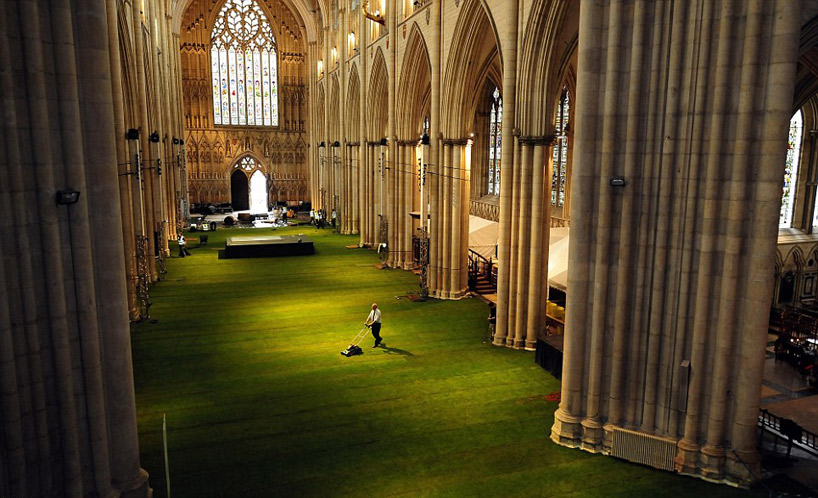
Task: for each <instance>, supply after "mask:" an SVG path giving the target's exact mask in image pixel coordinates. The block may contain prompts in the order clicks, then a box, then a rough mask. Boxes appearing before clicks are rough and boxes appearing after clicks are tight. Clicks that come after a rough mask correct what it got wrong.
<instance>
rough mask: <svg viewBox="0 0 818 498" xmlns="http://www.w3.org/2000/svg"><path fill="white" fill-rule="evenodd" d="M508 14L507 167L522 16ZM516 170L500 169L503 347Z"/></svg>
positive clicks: (515, 11) (499, 334) (499, 331)
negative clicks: (519, 24) (518, 35)
mask: <svg viewBox="0 0 818 498" xmlns="http://www.w3.org/2000/svg"><path fill="white" fill-rule="evenodd" d="M514 3H515V4H517V5H514V6H513V7H512V8H509V9H508V10H507V15H506V16H505V18H506V23H505V28H506V29H504V30H502V32H503V33H505V36H504V37H503V40H502V41H501V45H502V47H503V88H502V93H503V130H502V135H501V139H502V145H501V153H502V158H503V162H504V164H506V165H510V164H511V165H513V164H514V155H515V154H514V135H513V133H514V128H515V126H516V118H515V116H516V102H517V98H516V87H517V38H518V37H517V31H518V26H517V24H518V16H519V1H517V2H514ZM513 177H514V168H513V167H512V168H508V167H507V166H506V167H503V168H500V236H499V240H498V241H497V244H498V248H497V257H498V260H499V268H498V271H497V325H496V331H495V334H494V344H495V345H498V346H500V345H503V344H505V343H506V337H507V335H508V332H509V327H510V326H511V324H512V323H513V320H512V319H511V317H510V315H509V305H508V303H509V296H510V295H511V292H512V291H511V288H510V282H509V280H510V278H511V266H510V260H511V254H512V250H513V247H512V235H511V229H512V223H513V220H514V214H515V213H514V212H513V206H512V200H513V199H512V196H513V193H514V190H513V188H512V187H513V185H512V184H513V182H514V179H513Z"/></svg>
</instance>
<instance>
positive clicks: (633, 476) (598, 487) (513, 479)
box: [133, 227, 748, 497]
mask: <svg viewBox="0 0 818 498" xmlns="http://www.w3.org/2000/svg"><path fill="white" fill-rule="evenodd" d="M268 232H269V231H268V230H263V231H262V230H249V229H245V230H242V229H231V230H218V231H216V232H212V233H209V234H208V235H209V242H208V245H207V246H202V247H199V248H193V249H191V252H192V253H193V256H192V257H189V258H185V259H179V258H173V259H171V260H169V261H168V265H167V267H168V274H167V278H166V280H165V281H163V282H160V283H158V284H156V285H155V286H154V287H153V288H152V290H151V299H152V301H153V303H154V306H153V308H152V310H151V316H152V318H156V319H158V323H153V324H150V323H142V324H137V325H134V327H133V354H134V369H135V377H136V396H137V410H138V416H139V434H140V445H141V455H142V466H143V467H144V468H145V469H147V470H148V472H149V473H150V474H151V484H152V486H153V488H154V490H155V496H157V497H162V496H165V494H166V493H165V479H164V468H163V463H162V414H163V413H165V414H167V422H168V439H169V443H168V446H169V457H170V470H171V483H172V492H173V496H174V497H211V496H212V497H231V496H237V497H238V496H240V497H248V496H299V497H300V496H345V495H346V496H387V495H405V496H468V497H471V496H504V497H505V496H566V495H570V496H572V497H583V496H589V497H591V496H593V497H596V496H606V497H607V496H622V497H639V496H673V497H677V496H698V497H705V496H706V497H710V496H747V494H748V492H747V491H742V490H735V489H731V488H728V487H726V486H716V485H711V484H707V483H705V482H703V481H699V480H696V479H692V478H685V477H680V476H676V475H673V474H670V473H666V472H660V471H656V470H652V469H649V468H645V467H642V466H638V465H632V464H628V463H625V462H621V461H618V460H615V459H613V458H609V457H604V456H599V455H591V454H588V453H586V452H583V451H579V450H572V449H567V448H563V447H560V446H556V445H555V444H553V443H552V442H551V440H550V439H549V433H550V430H551V425H552V423H553V413H554V411H555V410H556V408H557V404H556V403H553V402H548V401H546V400H545V398H544V396H545V395H547V394H549V393H554V392H557V391H559V381H557V380H555V379H554V378H553V377H551V376H550V375H549V374H548V373H547V372H545V370H543V369H541V368H540V367H538V366H537V365H535V364H534V356H533V353H530V352H522V351H514V350H510V349H506V348H496V347H492V346H490V345H488V344H485V343H484V342H483V340H484V339H485V336H486V316H487V314H488V312H487V308H486V305H485V304H483V303H482V302H480V301H479V300H477V299H465V300H462V301H456V302H455V301H435V300H431V301H427V302H423V303H414V302H411V301H409V300H407V299H400V300H396V299H395V296H399V295H404V294H406V293H407V292H409V291H412V290H416V289H417V277H416V276H414V275H412V274H411V273H409V272H403V271H399V270H388V271H382V270H381V271H379V270H376V269H375V268H374V267H373V265H374V264H375V263H377V261H378V260H377V256H376V254H375V253H374V252H371V251H366V250H359V249H354V250H352V249H346V248H344V246H345V245H349V244H355V243H356V242H357V240H358V238H357V236H339V235H334V234H332V233H331V232H330V231H329V230H322V231H316V230H315V229H314V228H312V227H300V228H287V229H278V230H276V231H275V232H269V233H271V234H295V233H305V234H307V235H308V236H310V237H312V238H313V240H314V241H315V247H316V254H315V255H314V256H299V257H289V258H263V259H233V260H219V259H218V253H217V250H218V249H219V248H221V247H223V243H224V238H225V237H226V236H228V235H240V234H254V235H255V234H260V233H268ZM191 235H197V234H191ZM191 245H195V244H191ZM173 254H174V256H175V255H176V254H177V251H176V250H175V248H174V250H173ZM373 301H375V302H378V303H379V305H380V308H381V310H382V312H383V329H382V331H381V335H382V336H383V337H384V343H385V345H386V348H379V349H374V350H373V349H371V348H370V347H371V345H372V343H373V342H374V341H373V340H372V339H371V336H370V337H368V338H367V339H366V340H365V341H364V342H363V343H362V346H363V347H364V355H363V356H357V357H353V358H345V357H343V356H341V355H340V354H339V353H340V351H341V350H342V349H344V348H345V347H346V346H347V345H348V343H349V341H350V340H351V339H352V337H353V336H354V335H355V333H356V332H358V331H359V330H360V329H361V326H362V323H363V321H364V319H365V318H366V316H367V313H368V312H369V307H370V305H371V303H372V302H373Z"/></svg>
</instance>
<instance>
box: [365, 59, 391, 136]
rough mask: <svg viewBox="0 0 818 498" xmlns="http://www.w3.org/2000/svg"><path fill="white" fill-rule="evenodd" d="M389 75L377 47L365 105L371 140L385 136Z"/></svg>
mask: <svg viewBox="0 0 818 498" xmlns="http://www.w3.org/2000/svg"><path fill="white" fill-rule="evenodd" d="M388 81H389V75H388V72H387V69H386V60H385V59H384V56H383V51H382V50H381V48H380V47H378V49H377V51H376V52H375V60H374V61H373V63H372V76H371V77H370V80H369V96H370V100H369V105H368V106H367V117H368V119H367V123H368V125H369V127H368V130H367V132H368V135H369V138H370V139H371V140H376V139H379V138H382V137H385V136H386V125H387V119H388V116H387V113H386V109H387V106H388V102H389V85H388Z"/></svg>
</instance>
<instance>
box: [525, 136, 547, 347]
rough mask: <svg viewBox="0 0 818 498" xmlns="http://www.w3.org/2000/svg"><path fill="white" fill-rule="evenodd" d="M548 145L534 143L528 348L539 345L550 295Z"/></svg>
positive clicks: (526, 344)
mask: <svg viewBox="0 0 818 498" xmlns="http://www.w3.org/2000/svg"><path fill="white" fill-rule="evenodd" d="M545 147H546V146H545V145H544V144H543V143H537V144H536V145H534V146H533V149H534V150H533V154H532V159H533V165H532V178H531V185H532V190H531V193H532V195H531V243H530V244H529V246H528V249H529V253H528V261H530V264H529V273H528V289H529V291H528V302H527V321H526V327H525V329H526V336H525V349H528V350H533V349H535V348H536V346H537V334H538V333H539V331H540V330H542V328H543V322H544V320H543V315H544V313H545V300H546V298H547V297H548V247H549V245H548V244H549V231H550V230H549V227H550V216H549V214H550V213H549V210H550V207H551V196H550V195H548V194H549V192H550V190H551V182H550V177H548V176H546V175H545V173H546V171H547V169H548V168H547V166H546V164H545V163H544V161H543V159H544V156H545Z"/></svg>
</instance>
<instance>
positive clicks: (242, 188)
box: [230, 169, 250, 211]
mask: <svg viewBox="0 0 818 498" xmlns="http://www.w3.org/2000/svg"><path fill="white" fill-rule="evenodd" d="M230 202H231V203H232V205H233V211H243V210H245V209H250V189H249V186H248V183H247V175H246V174H244V171H241V170H240V169H237V170H235V171H234V172H233V174H232V175H230Z"/></svg>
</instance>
